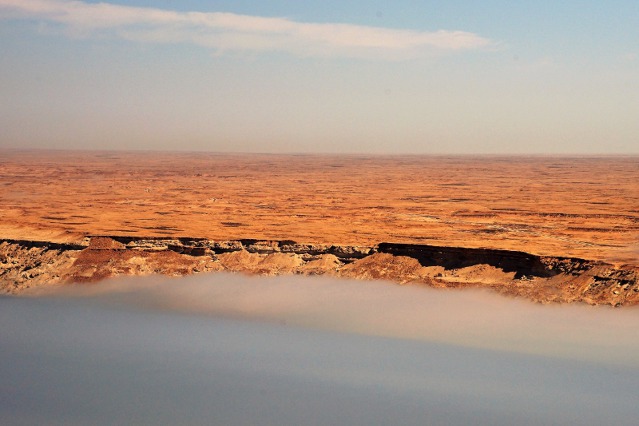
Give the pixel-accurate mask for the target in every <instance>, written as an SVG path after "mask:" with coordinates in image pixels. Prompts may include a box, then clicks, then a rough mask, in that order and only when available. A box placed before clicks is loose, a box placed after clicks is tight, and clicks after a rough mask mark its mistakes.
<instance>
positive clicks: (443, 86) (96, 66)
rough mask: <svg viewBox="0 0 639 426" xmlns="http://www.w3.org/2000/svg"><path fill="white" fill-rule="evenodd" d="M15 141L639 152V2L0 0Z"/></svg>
mask: <svg viewBox="0 0 639 426" xmlns="http://www.w3.org/2000/svg"><path fill="white" fill-rule="evenodd" d="M0 37H1V38H2V43H0V99H1V100H2V102H1V103H0V129H1V130H0V148H38V149H78V148H83V149H96V150H112V149H134V150H177V151H179V150H185V151H214V152H256V153H260V152H261V153H263V152H266V153H290V152H294V153H371V154H390V153H400V154H401V153H407V154H409V153H410V154H576V155H582V154H622V155H623V154H639V120H637V119H636V117H637V113H638V112H639V47H638V46H639V45H638V44H637V42H636V41H637V40H639V4H638V3H636V2H632V1H629V0H626V1H621V0H619V1H611V2H606V3H601V2H595V1H585V2H576V1H565V2H560V3H557V2H551V1H546V0H543V1H537V2H533V1H523V2H516V3H513V2H505V1H490V2H482V4H479V3H474V2H467V1H449V2H441V1H438V2H435V1H431V2H420V3H419V4H413V3H411V2H408V1H404V0H401V1H398V2H393V3H392V4H389V3H385V2H381V1H363V0H362V1H351V2H335V1H329V2H322V3H321V4H307V3H305V2H292V1H286V0H278V1H261V2H257V1H250V0H240V1H230V0H224V1H210V2H205V1H201V0H187V1H182V2H173V1H169V0H163V1H148V0H131V1H125V0H118V1H109V2H97V1H67V0H0Z"/></svg>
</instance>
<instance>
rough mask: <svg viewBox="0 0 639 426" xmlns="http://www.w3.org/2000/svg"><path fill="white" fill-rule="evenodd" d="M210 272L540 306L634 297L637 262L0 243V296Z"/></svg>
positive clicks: (274, 247) (471, 252)
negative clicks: (348, 282)
mask: <svg viewBox="0 0 639 426" xmlns="http://www.w3.org/2000/svg"><path fill="white" fill-rule="evenodd" d="M214 271H230V272H242V273H249V274H258V275H280V274H304V275H323V274H327V275H333V276H339V277H345V278H353V279H381V280H388V281H394V282H397V283H400V284H420V285H428V286H431V287H439V288H465V287H483V288H490V289H492V290H495V291H497V292H499V293H502V294H505V295H510V296H517V297H525V298H527V299H530V300H532V301H535V302H541V303H551V302H585V303H589V304H592V305H600V304H606V305H613V306H622V305H635V304H638V303H639V283H638V277H639V268H636V267H634V266H629V265H622V266H614V265H611V264H608V263H604V262H598V261H589V260H586V259H578V258H562V257H548V256H538V255H534V254H530V253H524V252H517V251H508V250H492V249H477V248H463V247H445V246H432V245H419V244H393V243H380V244H378V245H376V246H373V247H361V246H336V245H326V244H298V243H296V242H294V241H266V240H252V239H242V240H232V241H211V240H207V239H198V238H135V237H109V236H94V237H88V238H87V239H86V241H85V244H82V245H80V244H76V245H72V244H55V243H47V242H35V241H18V240H1V242H0V291H2V292H3V293H19V292H20V291H23V290H24V289H26V288H29V287H33V286H41V285H47V284H56V283H89V282H97V281H99V280H102V279H105V278H109V277H115V276H126V275H149V274H164V275H174V276H180V275H188V274H194V273H201V272H214Z"/></svg>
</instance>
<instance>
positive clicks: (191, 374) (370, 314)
mask: <svg viewBox="0 0 639 426" xmlns="http://www.w3.org/2000/svg"><path fill="white" fill-rule="evenodd" d="M47 293H48V294H47V295H46V296H45V295H44V294H43V293H42V292H40V294H39V296H41V297H21V298H7V297H4V298H0V321H1V323H2V327H0V342H2V351H0V377H2V380H0V396H1V397H0V423H1V424H3V425H5V424H6V425H17V424H65V425H67V424H77V425H80V424H96V425H102V424H105V425H106V424H141V425H143V424H149V425H151V424H153V425H156V424H214V425H246V424H261V425H298V424H306V425H324V424H349V425H372V424H399V425H404V424H406V425H412V424H414V425H423V424H431V425H440V424H441V425H445V424H477V425H484V424H485V425H499V424H503V425H510V424H521V425H532V424H580V425H583V424H592V425H598V424H617V425H624V424H627V425H631V424H634V423H635V422H636V418H637V415H639V409H638V408H637V405H636V395H637V392H638V391H639V363H638V362H637V359H638V357H637V355H636V354H638V353H639V351H637V349H638V347H637V346H639V345H638V344H637V343H636V341H637V339H636V331H635V330H636V329H637V325H639V324H638V317H639V315H638V314H637V311H636V310H634V309H601V308H592V307H586V306H540V305H534V304H531V303H529V302H523V301H515V300H510V299H506V298H503V297H500V296H496V295H493V294H490V293H484V292H477V291H472V292H468V291H437V290H432V289H427V288H423V287H407V286H404V287H402V286H398V285H393V284H389V283H374V282H363V281H344V280H336V279H327V278H316V279H313V278H305V277H278V278H249V277H245V276H242V275H226V274H216V275H209V276H205V275H201V276H195V277H189V278H180V279H161V278H157V277H152V278H138V279H124V280H113V281H107V282H104V283H100V284H97V285H91V286H77V287H64V288H59V289H55V290H53V291H48V292H47Z"/></svg>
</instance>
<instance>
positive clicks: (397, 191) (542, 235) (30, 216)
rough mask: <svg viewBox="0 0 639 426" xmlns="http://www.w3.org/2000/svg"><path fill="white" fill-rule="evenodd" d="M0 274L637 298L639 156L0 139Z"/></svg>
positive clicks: (9, 279)
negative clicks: (222, 150)
mask: <svg viewBox="0 0 639 426" xmlns="http://www.w3.org/2000/svg"><path fill="white" fill-rule="evenodd" d="M0 176H1V177H0V199H1V200H2V203H1V204H0V217H1V218H2V219H1V220H0V289H1V291H2V292H4V293H19V292H21V291H23V290H24V289H27V288H30V287H34V286H40V285H50V284H56V283H61V284H63V283H71V282H97V281H99V280H101V279H103V278H108V277H112V276H119V275H146V274H153V273H162V274H168V275H184V274H192V273H198V272H212V271H222V270H226V271H235V272H246V273H251V274H266V275H274V274H286V273H299V274H308V275H321V274H330V275H337V276H343V277H350V278H358V279H385V280H390V281H395V282H399V283H402V284H417V285H428V286H432V287H453V288H458V287H467V286H472V287H489V288H492V289H494V290H496V291H498V292H500V293H503V294H507V295H513V296H521V297H525V298H527V299H530V300H534V301H537V302H543V303H548V302H574V301H580V302H586V303H590V304H610V305H614V306H620V305H633V304H637V303H638V302H639V284H638V282H637V276H638V275H639V157H575V158H572V157H530V158H528V157H463V156H450V157H447V156H343V155H342V156H328V155H325V156H319V155H230V154H213V153H157V152H79V151H3V152H2V156H0Z"/></svg>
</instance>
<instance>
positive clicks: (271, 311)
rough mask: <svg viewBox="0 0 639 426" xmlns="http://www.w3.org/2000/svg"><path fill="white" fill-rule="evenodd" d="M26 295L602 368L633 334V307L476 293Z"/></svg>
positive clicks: (324, 284) (291, 288)
mask: <svg viewBox="0 0 639 426" xmlns="http://www.w3.org/2000/svg"><path fill="white" fill-rule="evenodd" d="M43 292H44V293H43ZM51 292H53V293H51ZM35 294H54V295H57V296H62V297H78V296H79V297H83V298H84V297H88V298H89V299H92V300H95V301H98V302H99V303H107V304H109V305H111V306H117V307H127V306H128V307H136V308H138V309H139V308H143V309H145V310H151V311H160V312H166V311H173V312H182V313H189V314H198V315H210V316H218V317H219V316H222V317H231V318H242V319H250V320H257V321H267V322H273V323H285V324H289V325H295V326H301V327H309V328H316V329H323V330H332V331H338V332H341V333H356V334H365V335H376V336H385V337H392V338H399V339H409V340H418V341H436V342H444V343H452V344H456V345H462V346H469V347H476V348H484V349H490V350H498V351H509V352H518V353H525V354H536V355H543V356H552V357H560V358H568V359H581V360H589V361H598V362H604V363H612V364H621V365H636V362H637V356H636V353H637V350H638V345H637V343H636V342H635V341H634V340H633V339H629V338H628V336H630V335H632V333H633V330H635V329H636V328H637V327H639V310H637V309H635V308H633V307H630V308H626V309H613V308H606V307H596V308H595V307H590V306H585V305H571V306H565V305H564V306H560V305H550V306H544V305H538V304H533V303H531V302H528V301H524V300H517V299H508V298H505V297H503V296H499V295H496V294H493V293H489V292H486V291H477V290H470V291H469V290H466V291H445V290H434V289H430V288H426V287H423V286H399V285H395V284H390V283H387V282H369V281H357V280H343V279H337V278H328V277H300V276H282V277H272V278H261V277H260V278H255V277H253V278H251V277H246V276H244V275H235V274H224V273H219V274H212V275H196V276H192V277H184V278H179V279H168V278H159V277H146V278H140V277H136V278H123V279H113V280H109V281H105V282H102V283H100V285H96V286H84V285H78V286H63V287H60V288H50V287H49V288H44V289H40V290H37V291H36V293H35Z"/></svg>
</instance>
